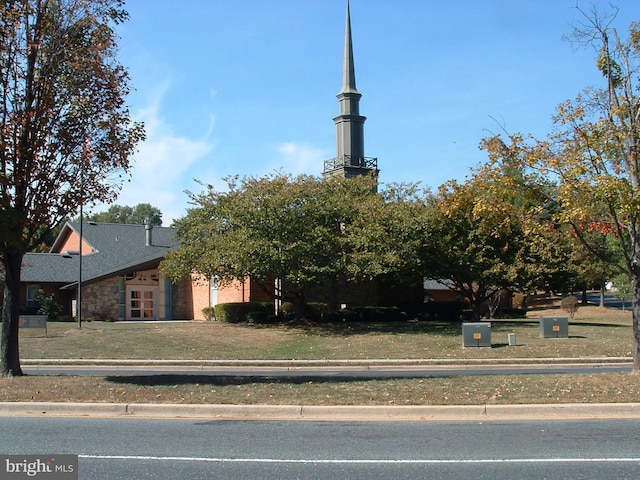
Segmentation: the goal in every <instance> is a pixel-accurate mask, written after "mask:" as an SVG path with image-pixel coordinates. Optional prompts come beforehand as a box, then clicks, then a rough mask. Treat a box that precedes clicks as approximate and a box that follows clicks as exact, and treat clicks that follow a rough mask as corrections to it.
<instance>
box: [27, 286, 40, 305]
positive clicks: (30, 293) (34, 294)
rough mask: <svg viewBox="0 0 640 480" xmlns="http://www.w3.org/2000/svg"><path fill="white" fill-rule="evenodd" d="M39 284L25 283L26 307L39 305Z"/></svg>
mask: <svg viewBox="0 0 640 480" xmlns="http://www.w3.org/2000/svg"><path fill="white" fill-rule="evenodd" d="M40 290H42V288H40V285H37V284H32V285H27V307H31V308H36V307H39V306H40V295H39V294H40Z"/></svg>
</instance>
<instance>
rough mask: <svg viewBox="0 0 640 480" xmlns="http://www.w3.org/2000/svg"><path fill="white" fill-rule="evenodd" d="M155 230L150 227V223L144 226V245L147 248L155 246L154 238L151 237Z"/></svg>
mask: <svg viewBox="0 0 640 480" xmlns="http://www.w3.org/2000/svg"><path fill="white" fill-rule="evenodd" d="M152 230H153V225H149V224H148V223H145V225H144V244H145V245H146V246H147V247H150V246H152V245H153V236H152V235H151V231H152Z"/></svg>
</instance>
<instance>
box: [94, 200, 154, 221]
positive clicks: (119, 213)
mask: <svg viewBox="0 0 640 480" xmlns="http://www.w3.org/2000/svg"><path fill="white" fill-rule="evenodd" d="M86 220H88V221H94V222H104V223H127V224H133V225H141V224H149V225H156V226H160V225H162V212H161V211H160V209H159V208H157V207H154V206H152V205H151V204H150V203H139V204H138V205H136V206H134V207H130V206H128V205H124V206H121V205H111V206H110V207H109V209H108V210H107V211H105V212H98V213H94V214H92V215H87V217H86Z"/></svg>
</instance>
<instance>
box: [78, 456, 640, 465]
mask: <svg viewBox="0 0 640 480" xmlns="http://www.w3.org/2000/svg"><path fill="white" fill-rule="evenodd" d="M78 457H79V458H85V459H90V460H135V461H170V462H209V463H302V464H354V465H357V464H390V465H392V464H434V465H441V464H500V463H505V464H507V463H620V462H625V463H640V457H636V458H627V457H622V458H486V459H484V458H481V459H406V460H392V459H286V458H211V457H171V456H167V457H160V456H147V455H78Z"/></svg>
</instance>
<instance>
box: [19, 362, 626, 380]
mask: <svg viewBox="0 0 640 480" xmlns="http://www.w3.org/2000/svg"><path fill="white" fill-rule="evenodd" d="M23 370H24V371H25V373H27V374H32V375H35V374H38V375H118V376H125V375H126V376H130V375H135V376H140V375H211V376H234V377H235V376H245V377H310V378H313V377H330V378H341V377H342V378H420V377H445V376H446V377H450V376H457V375H523V374H544V373H555V374H558V373H593V372H598V373H602V372H629V371H631V370H632V364H631V363H629V362H613V363H568V364H527V365H518V364H511V365H362V366H334V367H309V366H297V367H296V366H282V367H279V366H266V367H258V366H242V367H224V366H216V367H210V366H151V365H148V366H112V365H98V366H96V365H67V366H59V365H37V366H36V365H34V366H25V367H23Z"/></svg>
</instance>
